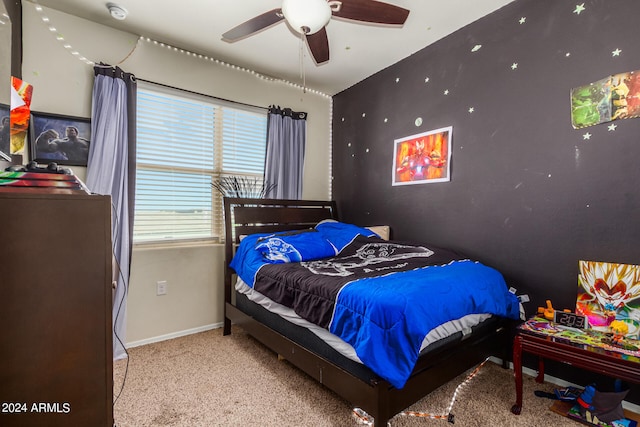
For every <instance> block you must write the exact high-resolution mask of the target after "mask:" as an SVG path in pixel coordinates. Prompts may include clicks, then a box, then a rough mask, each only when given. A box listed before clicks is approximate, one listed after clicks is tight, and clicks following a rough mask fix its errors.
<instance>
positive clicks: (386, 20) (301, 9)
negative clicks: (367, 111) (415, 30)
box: [222, 0, 409, 65]
mask: <svg viewBox="0 0 640 427" xmlns="http://www.w3.org/2000/svg"><path fill="white" fill-rule="evenodd" d="M408 16H409V10H407V9H404V8H402V7H399V6H394V5H391V4H388V3H383V2H379V1H376V0H341V1H337V0H283V1H282V7H281V8H279V9H273V10H270V11H268V12H265V13H263V14H261V15H258V16H256V17H254V18H251V19H249V20H248V21H246V22H243V23H242V24H240V25H238V26H236V27H234V28H232V29H231V30H229V31H227V32H226V33H224V34H223V35H222V40H224V41H227V42H235V41H238V40H241V39H244V38H246V37H248V36H250V35H252V34H255V33H257V32H259V31H262V30H264V29H265V28H268V27H271V26H272V25H275V24H278V23H280V22H282V21H286V22H287V23H288V24H289V26H290V27H291V28H292V29H293V30H295V31H297V32H298V33H299V34H301V36H304V38H305V40H306V42H307V46H308V47H309V50H310V51H311V54H312V56H313V59H314V61H315V63H316V64H318V65H320V64H322V63H325V62H327V61H328V60H329V40H328V38H327V30H326V29H325V26H326V25H327V24H328V23H329V20H330V19H331V18H341V19H347V20H351V21H361V22H368V23H373V24H386V25H403V24H404V23H405V21H406V20H407V17H408Z"/></svg>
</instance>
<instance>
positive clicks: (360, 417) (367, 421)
mask: <svg viewBox="0 0 640 427" xmlns="http://www.w3.org/2000/svg"><path fill="white" fill-rule="evenodd" d="M488 361H489V358H488V357H487V358H486V359H485V360H484V362H482V363H481V364H480V365H478V366H477V367H476V368H475V369H474V370H473V372H471V373H470V374H469V375H468V376H467V378H466V379H465V380H464V381H462V382H461V383H460V384H459V385H458V387H456V389H455V391H454V392H453V396H452V397H451V401H450V402H449V406H448V407H447V410H446V412H444V413H442V414H431V413H428V412H416V411H403V412H400V413H399V414H398V415H400V416H409V417H419V418H429V419H432V420H447V421H449V422H450V423H451V424H453V423H454V417H453V414H452V413H451V410H452V409H453V404H454V403H455V402H456V399H457V398H458V394H460V393H461V392H462V390H463V389H464V388H465V387H466V386H467V385H469V383H470V382H471V380H472V379H473V378H474V377H475V376H476V375H478V373H479V372H480V369H482V367H483V366H484V365H485V364H486V363H487V362H488ZM353 415H354V417H355V418H356V420H357V421H358V423H359V424H363V425H368V426H373V425H374V421H375V420H374V419H373V417H372V416H370V415H369V414H367V413H366V412H365V411H363V410H362V409H360V408H354V409H353ZM387 426H388V427H390V426H391V421H389V422H388V423H387Z"/></svg>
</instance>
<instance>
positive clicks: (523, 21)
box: [518, 16, 527, 25]
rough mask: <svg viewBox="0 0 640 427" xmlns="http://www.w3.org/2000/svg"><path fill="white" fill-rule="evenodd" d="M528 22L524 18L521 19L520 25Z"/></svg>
mask: <svg viewBox="0 0 640 427" xmlns="http://www.w3.org/2000/svg"><path fill="white" fill-rule="evenodd" d="M526 21H527V18H525V17H524V16H523V17H522V18H520V20H519V21H518V22H519V23H520V25H522V24H524V23H525V22H526Z"/></svg>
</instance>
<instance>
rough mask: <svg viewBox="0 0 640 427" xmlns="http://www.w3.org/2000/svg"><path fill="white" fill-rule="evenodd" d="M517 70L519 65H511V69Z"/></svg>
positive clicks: (515, 63)
mask: <svg viewBox="0 0 640 427" xmlns="http://www.w3.org/2000/svg"><path fill="white" fill-rule="evenodd" d="M516 68H518V63H517V62H514V63H513V64H511V69H512V70H515V69H516Z"/></svg>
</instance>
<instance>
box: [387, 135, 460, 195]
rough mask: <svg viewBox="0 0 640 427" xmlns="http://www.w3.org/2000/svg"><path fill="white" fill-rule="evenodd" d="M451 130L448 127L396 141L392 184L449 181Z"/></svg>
mask: <svg viewBox="0 0 640 427" xmlns="http://www.w3.org/2000/svg"><path fill="white" fill-rule="evenodd" d="M452 131H453V127H452V126H449V127H445V128H440V129H436V130H432V131H429V132H425V133H420V134H417V135H411V136H407V137H404V138H400V139H396V140H395V141H394V144H393V172H392V185H410V184H428V183H433V182H443V181H450V180H451V168H450V166H451V135H452Z"/></svg>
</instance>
